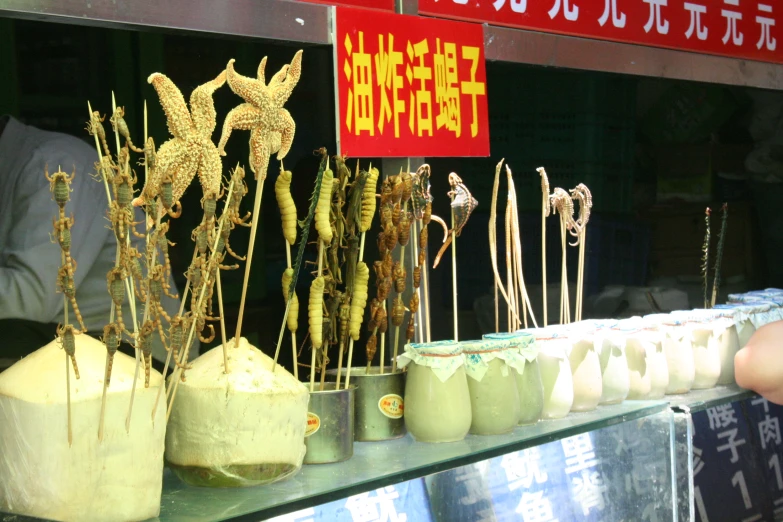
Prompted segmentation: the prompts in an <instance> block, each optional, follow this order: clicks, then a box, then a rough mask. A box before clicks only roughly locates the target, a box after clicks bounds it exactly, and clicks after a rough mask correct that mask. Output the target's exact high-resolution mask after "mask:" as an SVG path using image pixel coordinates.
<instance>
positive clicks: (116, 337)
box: [103, 323, 122, 388]
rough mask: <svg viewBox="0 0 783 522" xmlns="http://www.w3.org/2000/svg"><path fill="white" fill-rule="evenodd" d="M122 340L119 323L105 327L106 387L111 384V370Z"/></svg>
mask: <svg viewBox="0 0 783 522" xmlns="http://www.w3.org/2000/svg"><path fill="white" fill-rule="evenodd" d="M121 338H122V329H121V328H120V326H119V325H118V324H117V323H112V324H107V325H106V326H104V327H103V345H104V346H105V347H106V352H107V356H108V358H107V361H106V365H107V366H106V387H107V388H108V387H109V385H110V384H111V370H112V367H113V366H114V355H115V354H116V353H117V348H118V347H119V346H120V339H121Z"/></svg>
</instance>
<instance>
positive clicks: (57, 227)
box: [52, 214, 76, 278]
mask: <svg viewBox="0 0 783 522" xmlns="http://www.w3.org/2000/svg"><path fill="white" fill-rule="evenodd" d="M52 226H53V227H54V233H55V240H56V241H57V244H59V245H60V250H62V252H63V254H65V264H63V266H64V267H65V268H66V269H67V270H68V275H70V277H71V278H73V273H74V272H75V271H76V264H75V262H74V260H73V259H72V258H71V227H73V214H71V217H69V218H66V217H61V218H60V219H52Z"/></svg>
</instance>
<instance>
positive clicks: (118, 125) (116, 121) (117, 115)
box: [109, 107, 144, 152]
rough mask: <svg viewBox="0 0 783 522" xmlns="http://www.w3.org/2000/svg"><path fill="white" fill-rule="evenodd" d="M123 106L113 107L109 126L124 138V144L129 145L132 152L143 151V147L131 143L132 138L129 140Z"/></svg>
mask: <svg viewBox="0 0 783 522" xmlns="http://www.w3.org/2000/svg"><path fill="white" fill-rule="evenodd" d="M124 116H125V107H117V108H116V109H114V114H112V115H111V118H109V121H110V122H111V126H112V128H113V129H114V132H116V133H118V134H119V135H120V136H122V137H123V138H125V144H126V145H127V146H128V147H130V149H131V150H132V151H133V152H144V150H143V149H140V148H138V147H136V146H135V145H133V140H131V137H130V130H128V124H127V123H125V118H124Z"/></svg>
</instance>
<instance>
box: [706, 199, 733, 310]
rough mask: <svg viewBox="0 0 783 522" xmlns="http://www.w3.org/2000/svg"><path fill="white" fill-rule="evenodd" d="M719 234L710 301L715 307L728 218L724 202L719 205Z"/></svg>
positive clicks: (727, 210)
mask: <svg viewBox="0 0 783 522" xmlns="http://www.w3.org/2000/svg"><path fill="white" fill-rule="evenodd" d="M720 210H721V223H720V235H719V236H718V247H717V252H715V276H714V279H713V281H712V301H711V302H710V307H711V308H715V302H716V301H717V300H718V288H719V287H720V269H721V264H722V262H723V248H724V246H725V245H726V225H727V224H728V218H729V206H728V204H726V203H724V204H723V206H722V207H721V209H720Z"/></svg>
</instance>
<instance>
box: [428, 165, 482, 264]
mask: <svg viewBox="0 0 783 522" xmlns="http://www.w3.org/2000/svg"><path fill="white" fill-rule="evenodd" d="M449 184H450V185H451V190H450V191H449V192H448V193H447V195H448V196H449V197H450V198H451V211H452V213H453V214H454V226H453V228H452V229H451V230H449V228H448V227H447V226H446V223H445V222H444V221H443V220H442V219H440V218H439V217H437V216H432V218H433V219H435V220H436V221H438V222H439V223H440V224H441V226H442V227H443V230H444V233H445V236H444V238H443V246H442V247H440V250H439V251H438V255H437V256H435V262H434V263H433V265H432V268H437V266H438V263H440V258H441V257H442V256H443V254H444V253H445V252H446V249H448V248H449V245H451V241H452V232H453V233H454V236H457V237H459V235H460V234H461V233H462V229H463V228H464V227H465V224H466V223H467V222H468V218H470V215H471V214H472V213H473V211H474V210H475V209H476V207H477V206H478V201H476V198H474V197H473V195H472V194H471V193H470V191H469V190H468V188H467V187H466V186H465V185H464V184H463V183H462V178H460V177H459V176H458V175H457V174H456V173H454V172H452V173H451V174H449Z"/></svg>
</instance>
